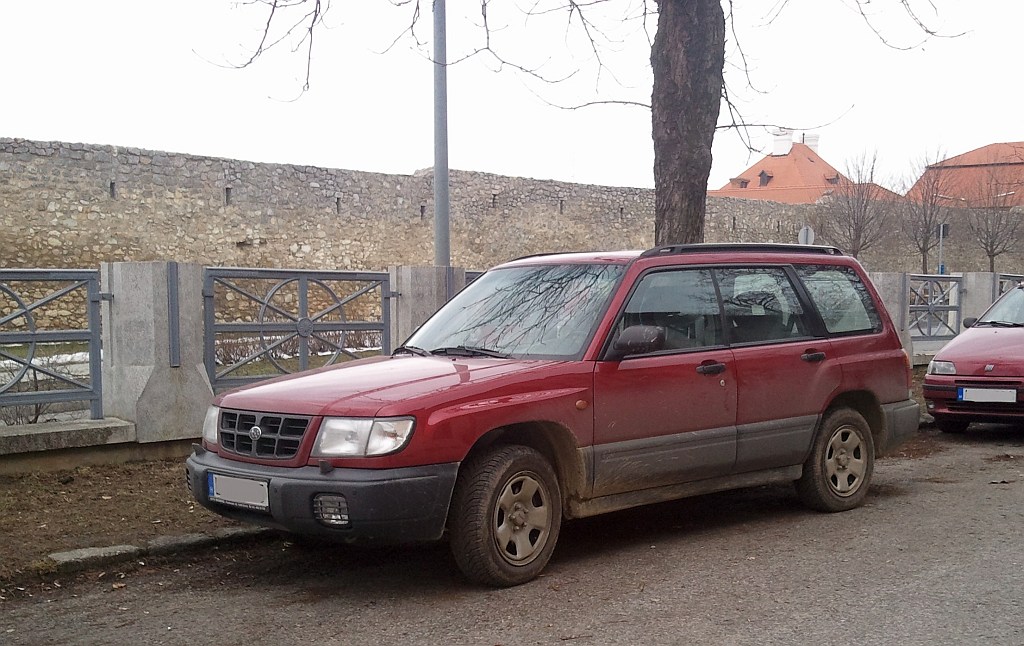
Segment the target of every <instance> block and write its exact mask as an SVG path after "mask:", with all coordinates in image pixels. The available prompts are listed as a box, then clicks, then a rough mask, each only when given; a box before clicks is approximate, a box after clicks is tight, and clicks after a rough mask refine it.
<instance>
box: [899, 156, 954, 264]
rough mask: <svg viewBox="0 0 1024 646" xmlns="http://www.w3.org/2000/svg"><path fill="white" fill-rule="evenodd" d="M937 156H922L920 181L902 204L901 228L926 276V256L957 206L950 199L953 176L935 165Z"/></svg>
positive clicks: (935, 243) (951, 198)
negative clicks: (916, 252) (918, 257)
mask: <svg viewBox="0 0 1024 646" xmlns="http://www.w3.org/2000/svg"><path fill="white" fill-rule="evenodd" d="M940 156H941V154H940V153H935V154H934V155H931V156H929V155H925V156H924V157H923V158H922V161H921V162H920V163H919V164H918V170H919V172H918V173H915V176H917V177H919V179H918V180H917V181H916V182H914V183H913V185H912V186H911V187H910V189H909V190H908V191H907V192H906V197H905V199H904V200H903V202H902V207H903V208H902V214H901V217H900V227H901V229H902V231H903V234H904V236H906V238H907V240H909V241H910V242H911V244H913V245H914V247H915V248H916V249H917V251H918V253H920V254H921V272H922V273H925V274H926V273H928V267H929V265H928V254H929V253H931V251H932V249H934V248H935V247H936V246H938V244H939V226H940V225H943V224H945V223H946V222H948V220H949V216H950V213H951V212H952V210H953V209H954V208H956V207H958V206H959V205H960V200H959V199H957V198H956V197H954V196H953V190H952V188H953V186H952V176H951V175H950V174H949V173H948V172H947V171H946V169H943V168H942V167H941V166H939V165H938V162H939V161H940Z"/></svg>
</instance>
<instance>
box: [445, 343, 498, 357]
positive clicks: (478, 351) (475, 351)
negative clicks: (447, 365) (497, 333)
mask: <svg viewBox="0 0 1024 646" xmlns="http://www.w3.org/2000/svg"><path fill="white" fill-rule="evenodd" d="M430 353H431V354H443V355H448V356H455V357H494V358H495V359H508V355H507V354H505V353H503V352H498V351H497V350H491V349H489V348H478V347H475V346H466V345H457V346H454V347H448V348H434V349H433V350H431V351H430Z"/></svg>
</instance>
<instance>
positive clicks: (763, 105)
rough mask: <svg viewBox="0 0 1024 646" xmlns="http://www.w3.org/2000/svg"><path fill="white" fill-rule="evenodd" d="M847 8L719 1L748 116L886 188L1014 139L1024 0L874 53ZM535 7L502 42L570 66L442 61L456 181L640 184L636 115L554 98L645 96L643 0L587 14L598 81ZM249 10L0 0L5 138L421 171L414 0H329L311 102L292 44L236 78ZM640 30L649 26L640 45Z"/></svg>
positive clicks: (455, 40) (0, 127) (741, 161)
mask: <svg viewBox="0 0 1024 646" xmlns="http://www.w3.org/2000/svg"><path fill="white" fill-rule="evenodd" d="M422 2H423V5H424V14H423V16H422V18H421V23H420V25H419V27H418V31H417V33H418V35H419V36H420V38H421V40H422V41H424V42H427V43H429V40H430V38H431V35H432V34H431V24H430V22H431V16H430V13H429V10H430V6H431V3H430V1H429V0H422ZM852 3H853V0H790V1H789V2H788V4H787V5H786V6H785V8H784V9H783V10H782V11H781V13H780V14H779V15H777V16H776V15H775V14H774V13H773V11H774V10H777V9H778V3H777V2H776V1H775V0H771V1H764V0H735V2H734V6H735V10H736V14H737V21H736V25H737V31H738V34H737V37H736V38H734V37H733V35H732V34H730V36H729V41H730V47H729V51H730V59H731V61H732V62H733V64H734V65H738V64H739V62H740V59H739V58H738V57H737V56H736V50H735V46H734V45H733V44H732V43H734V42H735V40H736V39H737V38H738V40H739V43H740V45H741V46H742V47H743V50H744V52H745V53H746V55H747V60H748V63H749V65H750V68H751V70H750V76H751V78H752V80H753V84H754V85H755V87H756V90H754V89H750V88H749V87H746V80H745V78H744V75H742V74H740V73H738V72H737V71H736V70H735V69H730V71H729V72H728V75H729V76H728V83H729V85H730V88H731V90H732V92H733V94H734V96H735V97H736V99H737V100H738V102H739V103H740V107H741V109H742V111H743V115H744V117H745V118H746V119H747V120H748V121H750V122H756V123H771V124H781V125H789V126H793V127H795V128H804V129H807V130H808V131H810V132H815V133H817V134H819V135H820V137H821V141H820V149H819V151H820V153H821V154H822V156H823V157H824V158H825V159H826V160H827V161H829V162H830V163H831V164H833V165H834V166H836V167H837V168H839V169H840V170H844V169H845V168H846V166H847V165H848V163H850V162H851V161H853V160H854V159H856V158H858V157H861V156H863V155H865V154H868V155H870V154H873V153H875V152H877V155H878V166H879V176H878V177H877V178H876V181H879V182H880V183H883V184H887V185H890V186H893V187H894V188H896V187H898V184H899V179H900V178H901V177H904V176H908V175H910V174H912V172H913V170H914V168H915V164H917V163H919V162H920V161H921V160H922V159H923V158H924V157H925V156H926V155H934V154H935V153H937V152H942V153H944V155H945V156H952V155H957V154H960V153H964V152H967V151H968V150H972V149H974V148H977V147H980V146H983V145H986V144H989V143H994V142H1001V141H1020V140H1024V136H1022V134H1021V125H1020V124H1021V123H1022V119H1021V116H1020V114H1021V106H1022V104H1024V101H1022V99H1024V89H1022V88H1024V84H1022V83H1021V82H1020V80H1019V78H1018V75H1017V74H1016V72H1017V69H1018V62H1019V56H1018V54H1017V53H1016V51H1015V50H1016V47H1017V45H1018V43H1019V42H1020V39H1021V25H1024V2H1020V1H1017V0H970V1H969V2H966V1H963V0H932V2H931V3H930V2H928V1H927V0H921V1H914V0H912V4H913V5H914V6H917V7H918V8H919V9H920V11H921V14H922V16H923V17H924V18H925V19H926V20H927V21H928V23H929V25H931V26H935V27H936V28H937V29H938V30H939V31H941V32H943V33H949V34H953V33H960V32H965V33H964V35H963V36H961V37H959V38H954V39H941V38H937V39H932V40H930V41H929V42H927V43H925V44H924V45H923V46H921V47H917V48H914V49H912V50H910V51H896V50H893V49H890V48H887V47H886V46H885V45H883V44H882V43H881V42H880V40H879V38H878V36H876V35H875V34H873V33H872V32H871V30H869V29H868V28H867V27H866V26H865V25H864V24H863V22H862V21H861V19H860V18H859V17H858V16H857V15H856V14H855V13H854V12H853V11H852V9H851V5H852ZM932 3H934V7H935V8H936V10H937V13H936V12H935V11H932V9H931V6H932ZM532 4H533V2H530V1H525V0H521V1H520V2H519V3H514V2H511V1H505V0H492V9H491V15H489V17H488V19H489V24H490V25H491V27H492V30H493V31H494V42H495V44H496V46H497V47H498V48H499V49H500V51H501V52H502V53H504V54H505V55H506V56H507V57H508V58H509V59H511V60H513V61H514V62H517V63H521V64H523V65H525V66H531V67H532V66H539V69H540V73H541V74H543V75H546V76H549V77H558V76H562V75H566V74H568V73H569V72H572V71H573V70H578V71H577V72H576V74H575V75H574V76H573V77H572V78H571V79H570V80H569V81H566V82H564V83H558V84H548V83H544V82H541V81H538V80H537V79H535V78H532V77H530V76H529V75H525V74H523V73H521V72H516V71H515V70H512V69H509V68H506V69H504V70H503V71H500V72H499V73H496V72H495V70H497V68H498V65H497V64H496V63H495V62H494V60H493V59H488V58H486V57H476V58H473V59H470V60H469V61H466V62H463V63H460V64H458V65H454V66H452V67H451V68H450V70H449V78H448V82H449V137H450V143H449V148H450V152H449V159H450V162H449V164H450V166H451V168H453V169H461V170H476V171H486V172H493V173H499V174H504V175H515V176H525V177H534V178H541V179H559V180H566V181H573V182H582V183H591V184H606V185H616V186H641V187H650V186H653V171H652V165H653V144H652V141H651V119H650V112H649V111H648V110H646V109H644V108H638V107H633V106H625V105H602V106H597V107H590V108H585V109H581V110H562V109H559V108H557V107H552V104H556V105H566V106H569V105H576V104H579V103H583V102H587V101H592V100H595V99H596V100H615V99H621V100H628V101H638V102H643V103H649V101H650V89H651V73H650V64H649V47H648V46H647V40H646V38H647V36H646V34H645V33H644V30H643V28H642V23H641V21H640V20H639V19H636V18H635V16H636V15H637V11H636V8H637V7H639V6H641V5H640V3H639V1H638V0H634V1H633V2H632V3H631V2H629V1H628V0H624V1H622V2H613V3H610V5H609V7H608V8H607V9H605V10H604V11H605V12H606V14H605V15H603V16H596V17H595V20H596V21H597V22H598V23H599V24H601V25H602V26H603V28H604V30H605V32H606V33H607V34H608V36H609V39H610V40H611V41H612V42H611V43H610V44H606V46H605V47H603V48H602V60H603V61H604V62H605V63H606V69H604V70H603V71H602V73H601V74H600V76H598V75H596V74H595V71H594V70H595V67H594V64H593V60H592V55H591V54H590V52H589V50H588V48H587V47H586V46H585V45H586V44H585V43H584V42H582V41H581V40H580V39H579V38H578V37H576V36H572V35H569V36H567V35H566V29H565V22H566V15H565V13H564V12H559V13H557V14H551V15H549V16H537V17H533V18H531V19H530V20H529V22H528V23H527V24H526V25H525V26H524V24H523V23H524V18H523V15H522V13H521V12H520V11H519V10H517V7H518V6H523V7H527V6H532ZM543 4H544V2H543V0H542V2H541V6H543ZM631 4H632V5H633V6H632V9H624V8H626V7H630V5H631ZM651 5H652V6H654V4H653V2H651ZM899 5H900V0H872V2H871V3H870V4H869V5H868V6H869V7H870V9H871V10H872V11H874V12H876V13H877V14H878V15H877V18H876V19H877V21H878V25H879V28H880V30H881V31H882V34H883V36H885V37H886V38H888V39H891V40H893V41H894V42H896V43H897V44H899V45H910V44H914V43H916V42H917V41H918V40H920V33H919V32H917V31H916V30H914V29H912V28H910V26H909V24H908V22H907V20H906V18H905V15H904V14H903V13H902V10H901V9H900V7H899ZM353 7H354V8H353ZM478 7H479V4H478V3H477V2H465V1H464V2H454V1H450V2H448V18H449V20H448V22H449V33H448V48H449V60H455V59H457V58H459V57H460V56H461V55H462V54H464V53H465V52H467V51H469V50H471V49H473V48H474V47H476V46H478V44H479V42H480V30H479V29H478V28H477V27H476V24H477V23H479V21H480V17H479V9H478ZM467 11H468V12H469V13H466V12H467ZM261 12H262V7H259V6H257V7H255V8H254V7H252V6H247V5H246V3H243V2H229V1H227V0H174V1H170V0H90V1H88V2H86V1H83V0H47V1H46V2H42V1H38V2H37V1H31V2H29V1H13V0H2V2H0V29H2V33H3V37H2V38H0V61H2V64H0V79H2V84H0V88H2V90H0V91H2V100H0V136H5V137H18V138H27V139H37V140H59V141H68V142H85V143H92V144H111V145H119V146H136V147H142V148H149V149H155V150H166V151H172V152H180V153H192V154H198V155H209V156H218V157H230V158H237V159H246V160H253V161H261V162H280V163H294V164H308V165H316V166H326V167H334V168H348V169H356V170H364V171H379V172H387V173H412V172H414V171H416V170H418V169H422V168H427V167H429V166H431V165H432V163H433V139H432V137H433V134H432V126H433V117H432V94H431V93H432V78H433V77H432V69H431V64H430V62H429V60H427V58H426V57H425V55H424V53H423V52H424V51H427V52H429V44H428V45H427V49H426V50H419V49H417V48H416V47H415V45H414V43H413V42H412V41H411V40H410V39H408V38H404V39H401V40H399V42H398V43H397V44H396V45H395V46H394V47H393V48H391V49H390V50H389V51H387V52H386V53H381V52H383V51H384V50H386V49H388V45H389V44H390V43H391V42H392V41H393V40H394V38H395V36H396V35H398V34H399V33H400V32H401V30H402V28H403V26H404V25H405V24H406V22H407V21H408V20H409V17H408V7H399V8H394V7H392V6H391V5H390V4H389V3H388V2H386V1H385V0H364V1H363V2H360V3H349V2H335V4H334V6H333V7H332V8H331V10H330V12H329V13H328V15H327V18H326V22H327V25H328V27H329V29H326V30H323V31H321V32H319V33H317V35H316V45H315V49H314V61H313V70H312V80H311V87H310V89H309V91H307V92H305V93H301V92H300V89H301V86H302V83H303V77H304V73H305V61H304V59H303V57H302V55H292V54H290V53H289V52H288V51H287V49H286V48H281V49H279V50H278V51H276V52H272V55H269V56H267V57H266V58H265V59H262V60H260V61H258V62H257V64H255V65H254V66H252V67H250V68H248V69H245V70H237V69H232V68H231V65H232V64H237V63H239V62H242V61H244V60H245V59H246V58H247V52H250V51H251V50H252V49H253V48H254V47H255V45H256V43H257V42H258V38H259V35H260V29H261V26H262V22H261V21H262V20H263V19H264V16H263V15H262V13H261ZM499 12H501V13H499ZM623 15H629V16H634V18H633V19H631V20H625V21H624V20H621V18H622V16H623ZM282 24H283V23H282ZM654 27H655V22H654V21H653V20H652V22H651V23H650V24H649V31H650V35H651V36H652V37H653V32H654ZM753 134H754V140H753V143H754V145H755V146H757V147H758V148H759V149H760V150H761V152H760V153H756V154H753V155H750V154H749V153H748V152H747V151H746V150H745V148H744V147H743V145H742V143H741V142H740V141H739V139H738V138H737V137H736V136H735V134H733V133H732V132H729V131H720V132H719V133H718V134H717V136H716V143H715V147H714V151H713V152H714V166H713V168H712V172H711V180H710V182H709V184H710V187H711V188H719V187H720V186H721V185H723V184H725V183H726V182H727V181H728V178H730V177H732V176H735V175H737V174H738V173H739V172H741V171H742V170H744V169H745V168H746V167H748V166H749V165H751V164H752V163H753V162H754V161H756V160H757V159H759V158H760V157H761V155H763V154H766V153H768V152H770V151H771V146H772V141H771V139H772V138H771V136H770V135H768V134H766V133H765V132H763V131H762V130H755V131H754V133H753Z"/></svg>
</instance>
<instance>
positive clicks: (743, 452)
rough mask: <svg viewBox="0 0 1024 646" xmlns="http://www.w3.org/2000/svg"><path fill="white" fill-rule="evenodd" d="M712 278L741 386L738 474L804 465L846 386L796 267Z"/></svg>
mask: <svg viewBox="0 0 1024 646" xmlns="http://www.w3.org/2000/svg"><path fill="white" fill-rule="evenodd" d="M715 272H716V277H717V279H718V283H719V287H720V289H721V293H722V302H723V304H724V309H725V329H726V335H727V338H728V340H729V344H730V346H731V348H732V352H733V358H734V361H735V371H736V372H735V378H736V380H737V386H738V399H737V410H736V428H737V438H736V464H735V468H734V472H736V473H743V472H747V471H755V470H760V469H769V468H775V467H784V466H791V465H795V464H800V463H802V462H803V461H804V459H805V457H806V455H807V451H808V450H809V448H810V445H811V441H812V439H813V437H814V432H815V429H816V427H817V422H818V419H819V415H820V414H821V412H822V411H823V410H824V407H825V405H826V404H827V402H829V401H830V400H831V399H832V397H833V394H834V393H835V392H836V390H837V389H838V388H839V386H840V384H841V382H842V368H841V366H840V363H839V361H838V359H837V357H836V354H835V352H834V351H833V349H832V346H831V344H830V343H829V341H828V339H827V338H826V337H825V334H824V330H823V329H821V322H820V320H819V319H818V318H817V317H816V315H815V314H814V312H813V309H812V308H811V307H810V306H809V305H808V303H807V302H806V300H805V297H803V296H802V294H801V291H800V290H799V289H798V288H797V287H796V284H797V282H796V281H795V274H794V273H793V270H792V268H789V267H786V266H767V267H732V268H722V269H716V270H715Z"/></svg>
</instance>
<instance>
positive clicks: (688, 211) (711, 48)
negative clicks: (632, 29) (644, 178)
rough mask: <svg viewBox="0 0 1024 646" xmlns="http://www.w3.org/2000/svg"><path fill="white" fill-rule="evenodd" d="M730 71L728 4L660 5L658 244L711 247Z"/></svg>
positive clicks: (656, 53) (683, 1)
mask: <svg viewBox="0 0 1024 646" xmlns="http://www.w3.org/2000/svg"><path fill="white" fill-rule="evenodd" d="M724 65H725V14H724V13H723V11H722V3H721V0H658V32H657V34H656V35H655V38H654V45H653V47H652V48H651V67H652V68H653V71H654V91H653V92H652V94H651V115H652V122H653V126H654V128H653V133H654V134H653V136H654V241H655V244H659V245H661V244H676V243H688V242H703V241H704V215H705V207H706V202H707V189H708V175H709V174H710V173H711V142H712V139H713V138H714V135H715V126H716V125H718V111H719V108H720V107H721V103H722V68H723V66H724Z"/></svg>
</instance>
